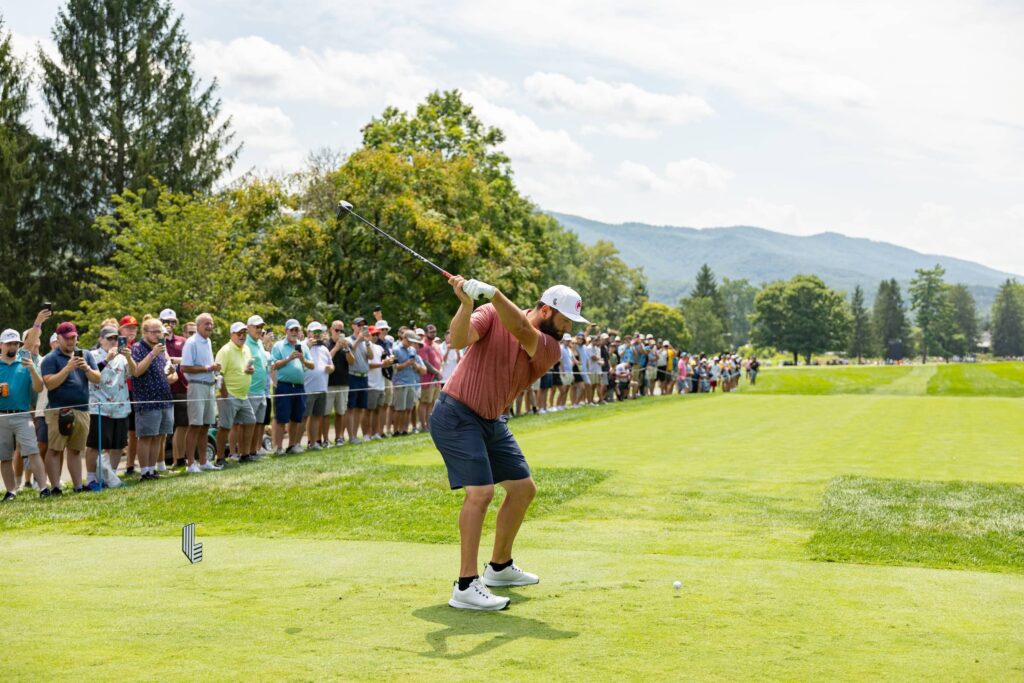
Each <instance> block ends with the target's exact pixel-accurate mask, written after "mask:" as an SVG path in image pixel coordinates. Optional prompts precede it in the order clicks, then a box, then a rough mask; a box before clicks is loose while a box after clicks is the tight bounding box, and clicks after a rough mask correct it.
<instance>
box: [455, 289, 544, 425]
mask: <svg viewBox="0 0 1024 683" xmlns="http://www.w3.org/2000/svg"><path fill="white" fill-rule="evenodd" d="M529 312H530V311H529V310H527V311H525V313H529ZM470 324H471V325H472V326H473V328H474V329H475V330H476V331H477V334H478V335H480V339H479V341H477V342H476V343H475V344H472V345H471V346H470V347H469V350H468V351H467V352H466V355H465V356H463V358H462V360H461V361H460V362H459V364H458V365H456V366H455V371H454V372H453V373H452V376H451V378H450V379H449V380H448V381H447V382H446V383H445V385H444V392H445V393H446V394H448V395H449V396H451V397H452V398H454V399H455V400H457V401H459V402H460V403H462V404H463V405H465V406H467V407H468V408H469V409H470V410H472V411H473V412H474V413H476V414H477V415H479V416H480V417H482V418H484V419H487V420H496V419H498V418H499V417H501V415H502V413H504V412H505V409H506V408H507V407H508V406H509V405H511V404H512V401H514V400H515V398H516V396H518V395H519V393H520V392H522V391H523V389H526V388H527V387H528V386H530V385H531V384H533V383H534V382H535V381H537V380H538V379H539V378H540V377H541V376H542V375H543V374H544V373H545V372H547V371H548V370H550V369H551V366H553V365H554V364H555V362H556V361H557V360H558V359H559V358H561V356H562V352H561V350H560V348H559V344H558V342H557V341H555V340H554V339H552V338H551V337H550V336H548V335H547V334H545V333H543V332H541V333H540V340H539V341H538V342H537V351H536V352H535V353H534V354H533V358H530V356H529V354H528V353H526V350H525V349H523V347H522V345H520V343H519V340H518V339H516V338H515V336H513V335H512V333H511V332H509V331H508V330H506V329H505V326H504V325H502V324H501V320H500V319H499V318H498V311H497V310H495V308H494V304H485V305H483V306H481V307H480V308H478V309H476V310H475V311H474V312H473V317H472V318H471V319H470Z"/></svg>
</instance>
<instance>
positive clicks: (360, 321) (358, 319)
mask: <svg viewBox="0 0 1024 683" xmlns="http://www.w3.org/2000/svg"><path fill="white" fill-rule="evenodd" d="M352 324H353V325H365V324H366V318H364V317H363V316H361V315H360V316H356V317H355V318H352Z"/></svg>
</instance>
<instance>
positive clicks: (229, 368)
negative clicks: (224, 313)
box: [216, 322, 256, 467]
mask: <svg viewBox="0 0 1024 683" xmlns="http://www.w3.org/2000/svg"><path fill="white" fill-rule="evenodd" d="M230 332H231V340H230V341H229V342H228V343H227V344H224V346H222V347H220V349H219V350H218V351H217V357H216V361H217V365H219V366H220V372H221V378H222V380H223V381H222V382H221V385H220V396H219V397H218V399H217V413H218V417H219V419H218V423H217V464H218V465H220V466H221V467H223V466H224V465H225V463H226V460H225V459H224V446H225V444H228V446H229V448H230V454H231V459H232V460H234V461H235V462H239V461H241V460H242V456H243V455H244V456H245V461H246V462H247V461H248V460H249V457H248V456H249V444H250V443H251V442H252V430H253V428H254V427H255V425H256V415H255V414H254V413H253V410H252V404H251V403H249V387H250V386H251V385H252V376H253V374H254V373H255V372H256V368H255V366H254V364H253V359H252V352H251V351H250V350H249V347H248V345H247V344H246V343H245V338H246V337H247V336H248V331H247V329H246V326H245V323H243V322H234V323H231V328H230Z"/></svg>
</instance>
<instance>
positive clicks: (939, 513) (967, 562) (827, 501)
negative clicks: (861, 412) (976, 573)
mask: <svg viewBox="0 0 1024 683" xmlns="http://www.w3.org/2000/svg"><path fill="white" fill-rule="evenodd" d="M808 547H809V550H810V552H811V554H812V556H813V557H814V559H818V560H826V561H840V562H866V563H877V564H910V565H922V566H929V567H952V568H958V569H984V570H990V571H1018V572H1020V571H1024V486H1020V485H1017V484H998V483H978V482H966V481H952V482H941V481H910V480H906V479H874V478H867V477H837V478H835V479H833V481H832V483H831V484H830V486H829V488H828V491H826V493H825V496H824V498H823V501H822V508H821V515H820V518H819V520H818V525H817V528H816V529H815V532H814V535H813V536H812V537H811V540H810V543H809V544H808Z"/></svg>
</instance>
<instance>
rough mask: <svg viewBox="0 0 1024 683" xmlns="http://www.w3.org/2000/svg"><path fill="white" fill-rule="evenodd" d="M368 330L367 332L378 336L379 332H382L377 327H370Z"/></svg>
mask: <svg viewBox="0 0 1024 683" xmlns="http://www.w3.org/2000/svg"><path fill="white" fill-rule="evenodd" d="M366 329H367V331H368V332H369V333H370V334H377V333H378V332H380V331H381V330H380V328H379V327H377V326H376V325H370V326H369V327H368V328H366Z"/></svg>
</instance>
